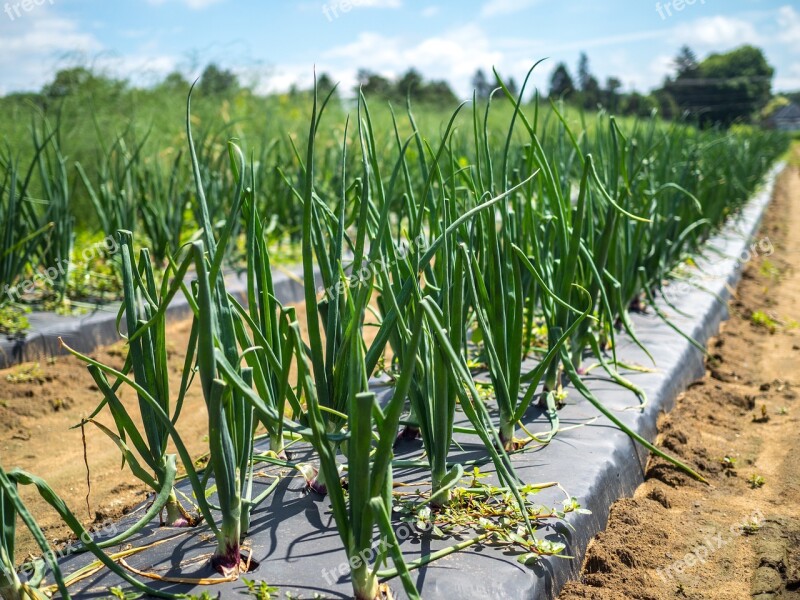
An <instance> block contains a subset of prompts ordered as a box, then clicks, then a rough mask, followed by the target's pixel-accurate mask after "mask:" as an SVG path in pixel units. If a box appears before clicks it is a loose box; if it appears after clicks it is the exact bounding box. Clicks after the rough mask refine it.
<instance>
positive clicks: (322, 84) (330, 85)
mask: <svg viewBox="0 0 800 600" xmlns="http://www.w3.org/2000/svg"><path fill="white" fill-rule="evenodd" d="M335 88H336V84H335V83H334V82H333V79H331V76H330V75H328V74H327V73H322V74H321V75H320V76H319V77H317V95H318V96H319V97H320V98H327V97H328V94H330V93H331V92H332V91H333V90H334V89H335ZM338 97H339V92H338V91H337V92H336V93H334V95H333V97H332V99H338Z"/></svg>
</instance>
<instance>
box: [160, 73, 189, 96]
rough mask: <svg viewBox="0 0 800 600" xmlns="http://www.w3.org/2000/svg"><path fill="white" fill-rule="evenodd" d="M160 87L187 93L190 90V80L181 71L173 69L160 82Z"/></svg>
mask: <svg viewBox="0 0 800 600" xmlns="http://www.w3.org/2000/svg"><path fill="white" fill-rule="evenodd" d="M158 88H159V89H161V90H165V91H170V92H175V91H180V92H183V93H186V92H188V90H189V82H188V81H186V78H185V77H184V76H183V75H182V74H181V73H180V72H178V71H173V72H172V73H170V74H169V75H167V76H166V77H165V78H164V80H163V81H162V82H161V83H159V84H158Z"/></svg>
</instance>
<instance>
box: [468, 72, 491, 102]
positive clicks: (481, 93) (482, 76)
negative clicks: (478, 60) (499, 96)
mask: <svg viewBox="0 0 800 600" xmlns="http://www.w3.org/2000/svg"><path fill="white" fill-rule="evenodd" d="M472 87H473V89H474V90H475V95H476V96H477V97H478V100H488V99H489V94H491V93H492V85H491V84H490V83H489V80H488V79H487V78H486V73H484V72H483V69H478V70H477V71H475V75H473V76H472Z"/></svg>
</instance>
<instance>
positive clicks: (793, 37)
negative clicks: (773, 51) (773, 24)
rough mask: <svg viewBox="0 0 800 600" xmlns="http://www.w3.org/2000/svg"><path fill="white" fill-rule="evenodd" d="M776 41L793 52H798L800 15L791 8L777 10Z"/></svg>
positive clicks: (799, 48) (784, 7) (799, 44)
mask: <svg viewBox="0 0 800 600" xmlns="http://www.w3.org/2000/svg"><path fill="white" fill-rule="evenodd" d="M777 20H778V29H779V31H778V40H780V41H781V42H783V43H784V44H787V45H788V46H789V47H790V48H791V49H792V50H793V51H794V52H798V51H800V13H798V12H797V11H796V10H795V9H794V8H792V7H791V6H782V7H780V8H779V9H778V19H777Z"/></svg>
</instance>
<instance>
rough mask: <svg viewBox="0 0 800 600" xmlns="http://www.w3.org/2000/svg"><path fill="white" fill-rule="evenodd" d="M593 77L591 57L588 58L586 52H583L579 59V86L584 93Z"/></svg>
mask: <svg viewBox="0 0 800 600" xmlns="http://www.w3.org/2000/svg"><path fill="white" fill-rule="evenodd" d="M591 77H592V74H591V73H590V72H589V57H588V56H586V52H581V55H580V57H579V58H578V86H579V88H580V90H581V91H582V92H583V91H584V90H586V87H587V86H588V85H589V79H590V78H591Z"/></svg>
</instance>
